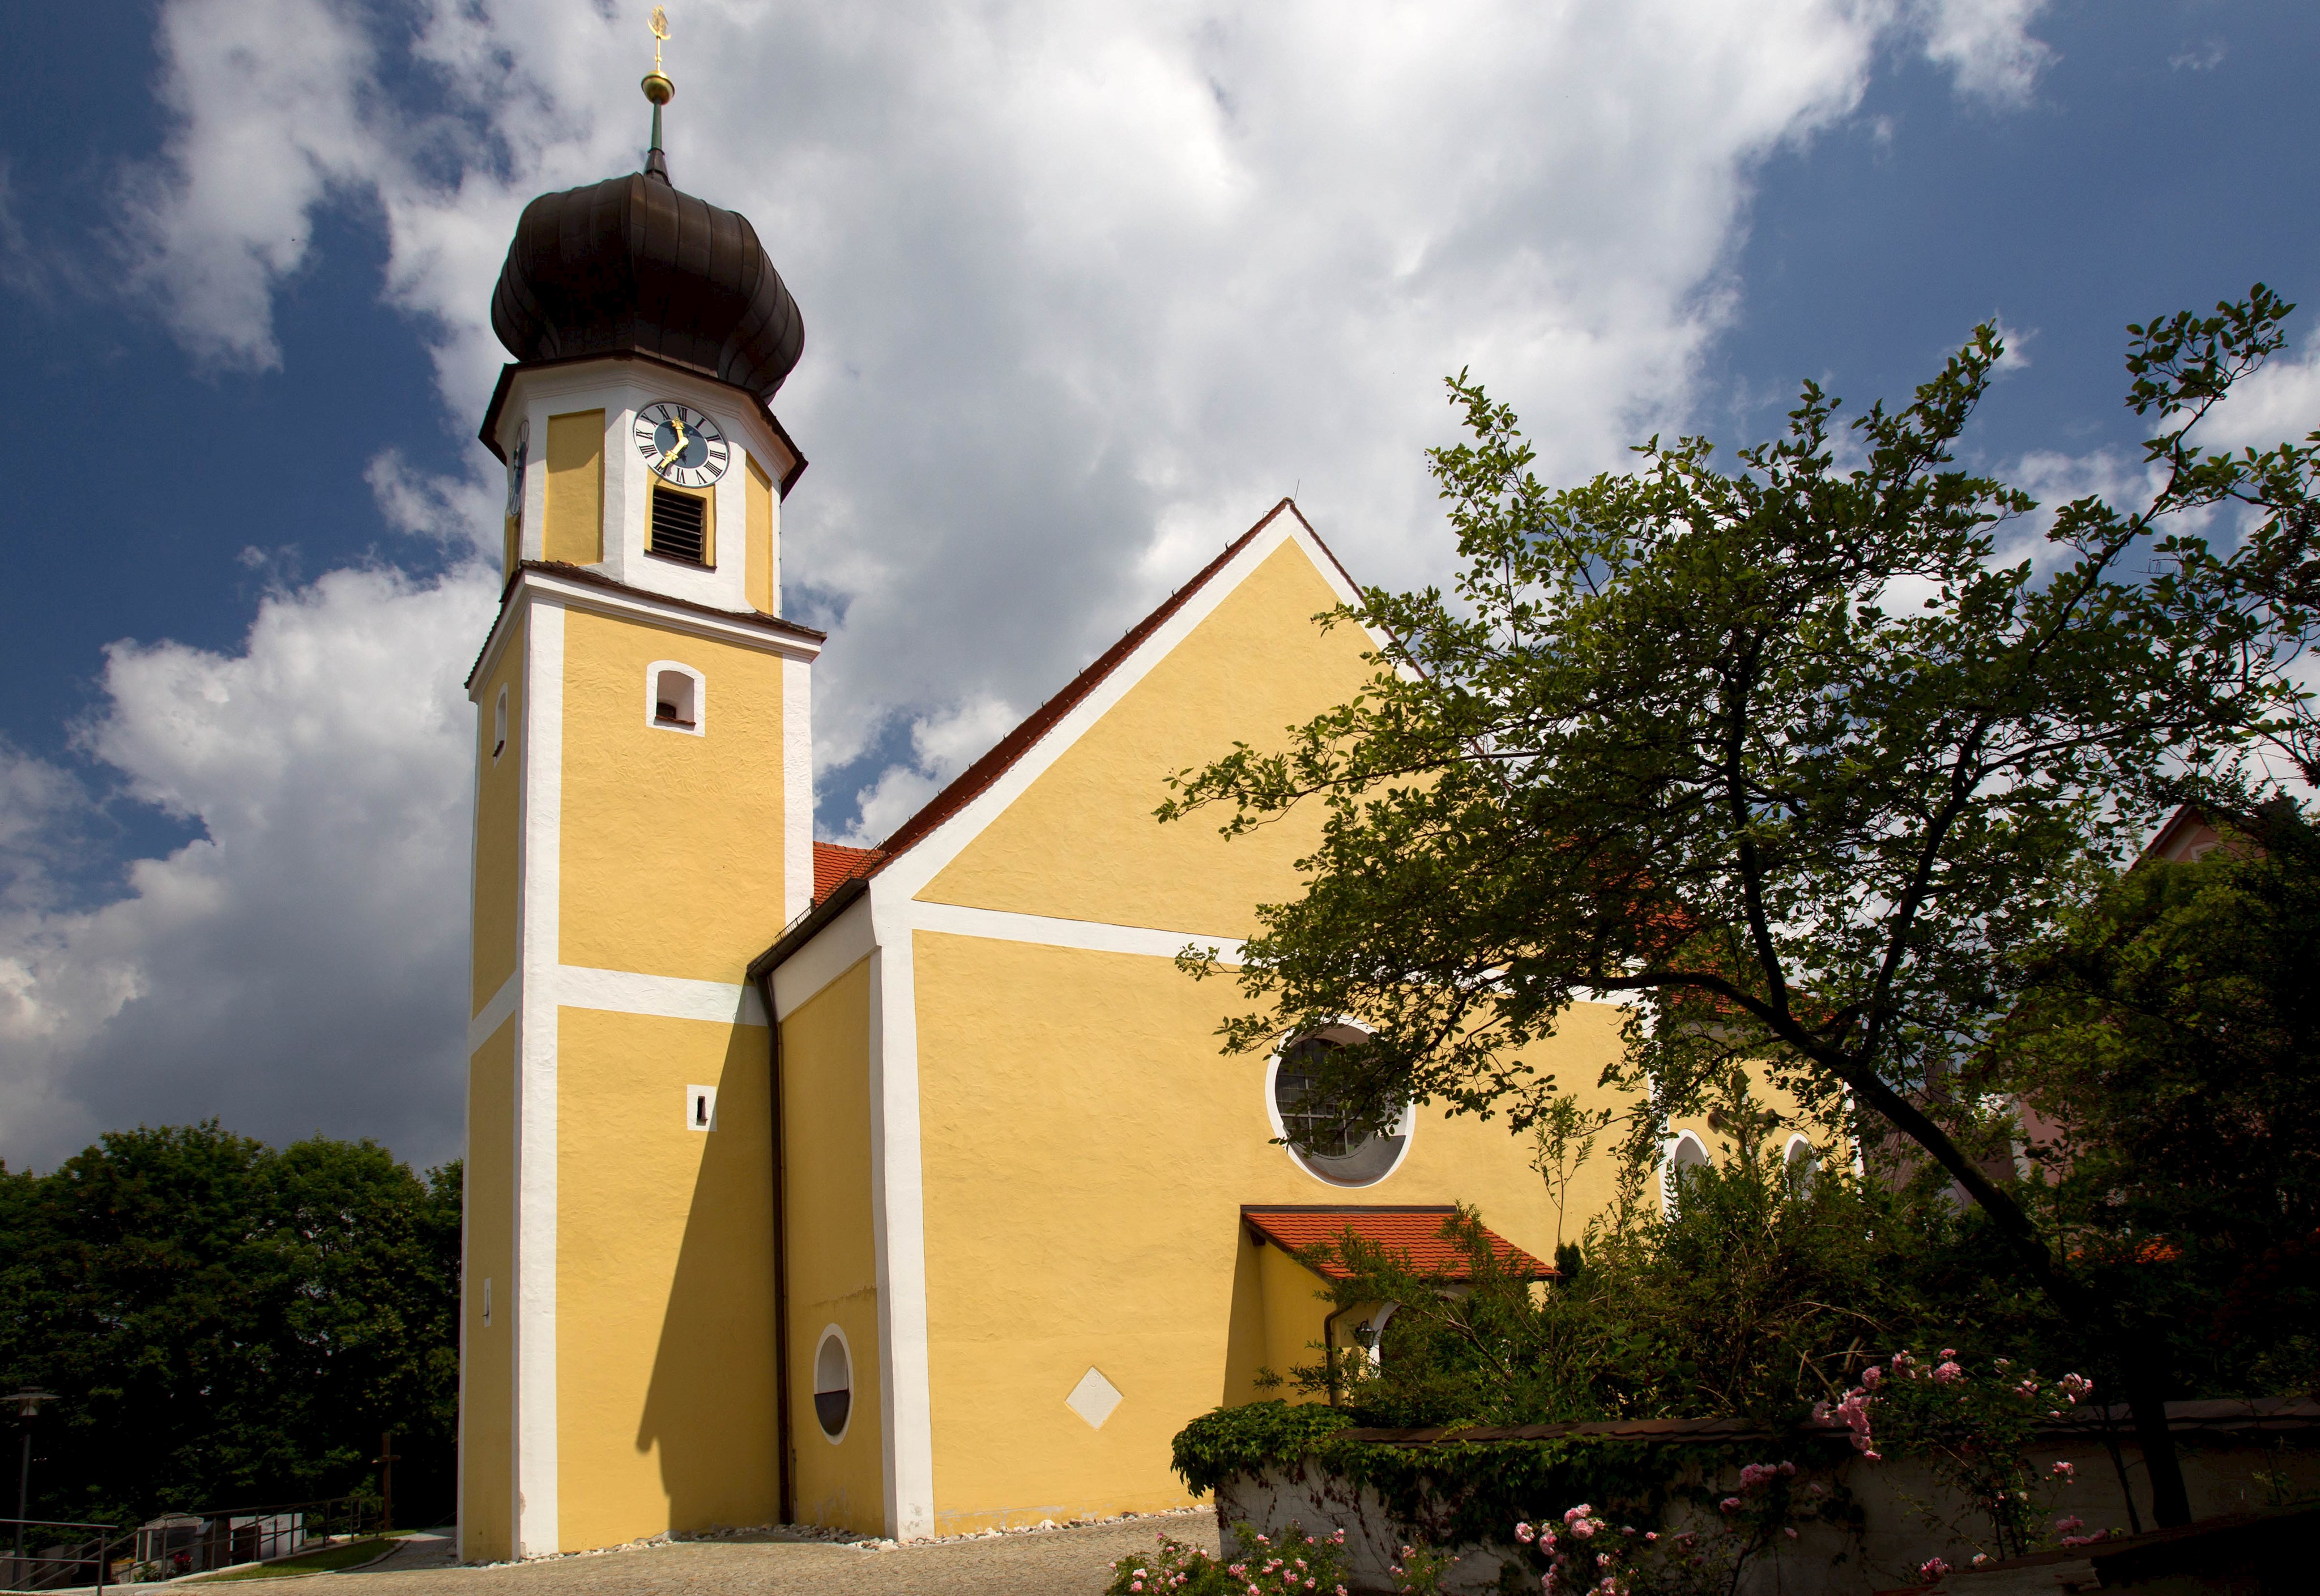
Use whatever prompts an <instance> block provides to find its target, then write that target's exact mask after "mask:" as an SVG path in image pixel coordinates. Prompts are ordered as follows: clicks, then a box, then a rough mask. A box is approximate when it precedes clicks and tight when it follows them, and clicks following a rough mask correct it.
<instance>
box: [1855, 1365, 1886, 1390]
mask: <svg viewBox="0 0 2320 1596" xmlns="http://www.w3.org/2000/svg"><path fill="white" fill-rule="evenodd" d="M1884 1380H1885V1371H1884V1370H1882V1369H1880V1368H1879V1367H1878V1366H1877V1365H1875V1364H1871V1365H1869V1366H1868V1367H1867V1368H1865V1369H1863V1370H1862V1371H1861V1383H1862V1384H1863V1385H1865V1386H1867V1387H1868V1388H1869V1389H1870V1390H1871V1391H1875V1390H1876V1389H1877V1388H1878V1386H1880V1385H1881V1384H1882V1383H1884Z"/></svg>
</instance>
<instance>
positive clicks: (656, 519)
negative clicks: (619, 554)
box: [652, 487, 709, 566]
mask: <svg viewBox="0 0 2320 1596" xmlns="http://www.w3.org/2000/svg"><path fill="white" fill-rule="evenodd" d="M708 526H709V501H707V500H706V499H703V498H702V497H701V496H700V495H699V494H681V493H678V492H677V491H676V490H675V489H674V488H667V487H656V488H654V489H653V495H652V551H653V552H654V553H655V554H657V555H660V556H662V557H664V558H668V559H681V560H685V561H688V562H690V563H691V564H693V565H696V566H697V565H701V564H703V563H704V561H703V560H702V551H703V550H704V549H705V548H706V547H707V543H708V538H707V533H708Z"/></svg>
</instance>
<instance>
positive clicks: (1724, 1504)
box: [1717, 1496, 1740, 1513]
mask: <svg viewBox="0 0 2320 1596" xmlns="http://www.w3.org/2000/svg"><path fill="white" fill-rule="evenodd" d="M1717 1506H1718V1507H1720V1508H1722V1509H1723V1510H1725V1511H1726V1512H1727V1513H1730V1512H1735V1511H1737V1510H1739V1507H1740V1499H1739V1498H1738V1497H1736V1496H1727V1497H1726V1498H1725V1499H1724V1500H1723V1501H1720V1502H1718V1503H1717Z"/></svg>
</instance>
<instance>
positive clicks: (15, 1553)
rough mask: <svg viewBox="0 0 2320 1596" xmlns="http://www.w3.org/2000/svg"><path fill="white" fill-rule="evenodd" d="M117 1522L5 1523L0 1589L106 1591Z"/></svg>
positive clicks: (0, 1522) (0, 1526) (0, 1531)
mask: <svg viewBox="0 0 2320 1596" xmlns="http://www.w3.org/2000/svg"><path fill="white" fill-rule="evenodd" d="M118 1528H120V1526H118V1525H114V1524H68V1523H59V1522H57V1521H56V1520H54V1519H0V1541H5V1543H6V1545H5V1547H0V1591H61V1590H66V1589H68V1588H69V1587H71V1586H74V1585H95V1586H98V1587H100V1588H102V1587H103V1586H104V1584H105V1583H106V1580H105V1574H106V1573H107V1571H108V1569H109V1567H110V1565H111V1562H112V1559H111V1558H110V1557H108V1556H107V1555H106V1553H107V1552H108V1550H109V1549H110V1548H111V1547H112V1546H113V1545H114V1544H115V1543H114V1539H113V1532H114V1531H115V1530H116V1529H118Z"/></svg>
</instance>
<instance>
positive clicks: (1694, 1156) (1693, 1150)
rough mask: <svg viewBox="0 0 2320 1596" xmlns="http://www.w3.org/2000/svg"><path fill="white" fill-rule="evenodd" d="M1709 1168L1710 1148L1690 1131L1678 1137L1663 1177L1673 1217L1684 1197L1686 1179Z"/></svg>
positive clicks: (1671, 1149) (1669, 1154)
mask: <svg viewBox="0 0 2320 1596" xmlns="http://www.w3.org/2000/svg"><path fill="white" fill-rule="evenodd" d="M1707 1167H1708V1148H1707V1147H1706V1146H1705V1145H1703V1144H1702V1143H1701V1141H1700V1139H1699V1138H1698V1137H1696V1136H1694V1135H1693V1134H1692V1133H1691V1132H1690V1131H1689V1130H1687V1131H1685V1132H1683V1133H1682V1134H1681V1136H1678V1137H1677V1138H1675V1146H1673V1147H1670V1148H1669V1149H1668V1156H1667V1164H1666V1165H1665V1167H1664V1171H1663V1177H1662V1179H1663V1184H1664V1185H1665V1187H1666V1196H1667V1211H1668V1212H1669V1213H1670V1214H1671V1215H1672V1214H1673V1213H1674V1212H1675V1210H1676V1203H1677V1202H1679V1201H1680V1200H1681V1197H1682V1195H1683V1182H1684V1177H1685V1176H1686V1175H1688V1174H1690V1173H1691V1172H1692V1171H1694V1170H1697V1169H1705V1168H1707Z"/></svg>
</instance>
